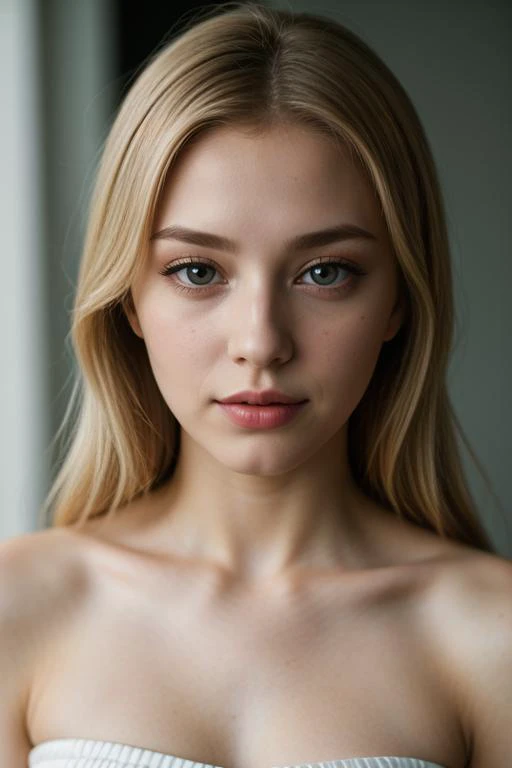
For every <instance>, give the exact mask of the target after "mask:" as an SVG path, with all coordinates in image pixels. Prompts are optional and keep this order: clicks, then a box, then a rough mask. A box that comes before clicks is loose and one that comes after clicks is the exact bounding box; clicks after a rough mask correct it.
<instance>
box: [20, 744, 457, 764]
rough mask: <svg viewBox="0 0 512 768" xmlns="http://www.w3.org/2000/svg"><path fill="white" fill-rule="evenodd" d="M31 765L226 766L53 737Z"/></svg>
mask: <svg viewBox="0 0 512 768" xmlns="http://www.w3.org/2000/svg"><path fill="white" fill-rule="evenodd" d="M28 765H29V768H36V766H37V768H222V766H219V765H210V764H209V763H196V762H194V761H193V760H186V759H185V758H183V757H176V756H175V755H165V754H164V753H163V752H153V750H151V749H143V748H142V747H133V746H130V745H128V744H119V743H118V742H115V741H95V740H93V739H53V740H52V741H43V742H42V743H41V744H38V745H37V746H36V747H34V748H33V749H32V750H31V751H30V753H29V757H28ZM272 768H445V766H442V765H439V764H438V763H430V762H429V761H428V760H420V759H418V758H416V757H353V758H350V759H347V760H328V761H326V762H323V763H301V764H300V765H288V766H272Z"/></svg>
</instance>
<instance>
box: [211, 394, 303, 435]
mask: <svg viewBox="0 0 512 768" xmlns="http://www.w3.org/2000/svg"><path fill="white" fill-rule="evenodd" d="M219 405H220V407H221V408H222V410H223V411H224V413H226V415H227V416H228V417H229V418H230V420H231V421H232V422H233V423H234V424H236V425H237V426H239V427H246V428H250V429H273V428H275V427H282V426H284V425H285V424H288V423H289V422H290V421H291V420H292V419H293V418H294V417H295V416H296V415H297V414H298V413H299V411H301V410H302V408H304V406H305V405H306V402H305V401H304V402H302V403H290V404H283V403H279V404H274V405H250V404H248V403H225V402H222V403H219Z"/></svg>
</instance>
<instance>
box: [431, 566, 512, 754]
mask: <svg viewBox="0 0 512 768" xmlns="http://www.w3.org/2000/svg"><path fill="white" fill-rule="evenodd" d="M434 592H435V599H434V600H433V601H432V606H431V607H433V609H434V615H433V616H432V614H431V618H433V619H435V620H436V627H435V635H436V638H437V640H438V641H439V642H440V643H441V645H440V654H441V658H442V661H443V662H444V664H445V679H446V680H447V681H448V685H449V687H450V690H451V692H452V694H453V696H454V699H455V700H456V702H457V709H458V712H459V716H460V724H461V727H462V729H463V731H464V733H465V736H466V740H467V743H468V744H469V745H470V750H471V754H472V760H471V763H470V766H471V768H483V767H484V766H485V768H494V767H495V766H496V767H497V766H498V765H499V766H501V765H505V764H507V763H508V762H509V761H510V756H511V754H512V729H511V728H510V712H512V563H511V562H510V561H509V560H506V559H503V558H501V557H499V556H497V555H491V554H486V553H479V552H474V553H471V554H466V555H464V556H459V557H456V558H454V559H453V560H452V561H451V562H450V564H449V565H447V566H445V567H444V568H443V569H441V570H440V576H439V578H438V580H437V583H436V587H435V590H434V591H433V594H434Z"/></svg>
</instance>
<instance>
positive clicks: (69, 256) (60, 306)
mask: <svg viewBox="0 0 512 768" xmlns="http://www.w3.org/2000/svg"><path fill="white" fill-rule="evenodd" d="M110 6H111V3H110V0H77V1H76V2H69V0H0V93H1V94H2V101H1V105H2V106H1V108H2V116H1V120H0V131H1V150H0V151H1V153H2V155H1V169H2V171H1V173H0V184H1V186H0V225H1V230H0V231H1V238H2V241H1V242H2V252H1V266H2V269H1V273H0V274H1V279H0V321H1V326H0V327H1V330H2V358H1V359H2V363H1V375H0V412H1V438H0V539H4V538H10V537H11V536H16V535H19V534H23V533H25V532H29V531H32V530H36V529H39V528H41V527H43V526H42V521H41V519H40V514H39V513H40V508H41V505H42V502H43V500H44V497H45V496H46V493H47V491H48V489H49V485H50V480H51V478H50V462H51V461H52V460H53V461H54V460H55V456H53V455H52V448H51V445H50V444H51V441H52V439H53V437H54V435H55V433H56V428H57V426H58V425H59V423H60V419H61V417H62V414H63V412H64V409H65V404H66V402H65V401H66V397H67V395H68V392H67V391H66V387H67V384H68V382H69V377H70V373H71V360H70V353H69V349H68V344H67V340H66V336H67V334H68V331H69V311H70V309H71V304H72V299H73V294H74V283H75V277H76V271H77V265H78V260H79V255H80V250H81V246H82V235H83V229H84V222H85V219H86V216H87V208H88V199H89V193H90V188H91V184H92V180H93V177H94V170H95V166H96V161H97V158H98V156H99V152H100V148H101V144H102V141H103V140H104V138H105V134H106V127H107V124H108V123H109V121H110V118H111V109H112V99H111V98H110V96H111V94H110V90H109V88H110V79H111V77H112V75H111V71H112V66H111V61H112V45H113V43H112V40H113V34H112V29H111V26H110V25H111V14H110Z"/></svg>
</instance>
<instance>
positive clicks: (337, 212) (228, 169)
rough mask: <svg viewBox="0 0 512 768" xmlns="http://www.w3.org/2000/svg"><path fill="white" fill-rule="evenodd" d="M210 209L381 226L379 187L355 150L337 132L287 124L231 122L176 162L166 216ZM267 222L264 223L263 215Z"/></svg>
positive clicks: (164, 203) (218, 213) (225, 215)
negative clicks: (258, 126) (259, 127)
mask: <svg viewBox="0 0 512 768" xmlns="http://www.w3.org/2000/svg"><path fill="white" fill-rule="evenodd" d="M191 212H193V213H195V214H199V215H201V216H204V215H206V216H207V217H208V220H209V221H210V222H213V221H215V220H219V219H221V220H223V221H227V220H228V219H230V218H234V217H235V216H242V217H243V218H244V219H251V218H254V216H255V215H256V212H259V214H260V220H261V219H262V218H263V217H266V220H267V221H272V220H274V219H275V218H276V217H278V218H279V217H280V218H281V220H283V219H284V218H286V219H287V220H290V221H292V220H294V219H296V222H297V226H301V228H303V227H302V225H303V224H304V217H306V218H311V221H312V223H317V222H315V221H314V220H316V219H318V216H321V217H322V218H323V220H324V222H325V223H326V224H332V223H339V221H340V219H343V218H347V219H352V220H354V219H356V218H357V219H358V220H357V221H353V223H357V224H359V225H360V226H363V227H364V226H365V225H366V226H367V227H370V226H372V225H373V226H374V227H375V226H377V224H378V219H379V218H380V211H379V204H378V200H377V197H376V194H375V192H374V190H373V188H372V186H371V184H370V182H369V181H368V179H367V177H366V175H365V174H364V173H363V171H362V169H361V167H360V166H359V164H358V163H357V161H356V160H355V158H354V157H353V154H352V153H351V151H350V150H349V149H348V148H347V147H345V146H343V145H342V144H341V142H337V141H336V140H335V139H334V138H331V137H330V136H327V135H324V134H321V133H320V132H318V131H314V130H312V129H309V128H307V127H304V126H299V125H293V124H285V125H279V126H275V127H271V128H267V129H265V130H263V131H260V132H257V133H256V132H255V131H254V130H252V131H250V132H249V131H247V130H244V129H243V128H235V127H228V126H223V127H219V128H215V129H214V130H210V131H208V133H206V134H205V135H202V136H199V137H198V138H197V139H195V140H194V141H193V142H192V143H191V144H190V145H189V146H187V147H186V148H185V149H184V150H183V151H182V152H181V154H180V155H179V157H178V159H177V160H176V162H175V163H174V165H173V166H172V168H171V170H170V172H169V174H168V177H167V180H166V184H165V186H164V190H163V193H162V196H161V199H160V202H159V215H158V222H159V223H163V224H167V223H171V222H170V221H168V219H169V218H172V219H174V218H176V219H179V221H180V223H181V224H184V223H185V222H184V221H183V220H182V219H183V217H184V216H187V217H190V214H191ZM262 223H263V222H262Z"/></svg>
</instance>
